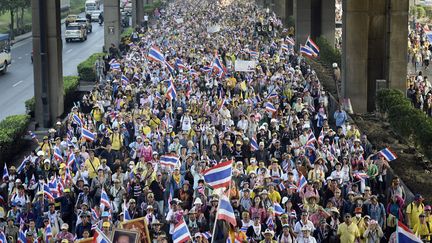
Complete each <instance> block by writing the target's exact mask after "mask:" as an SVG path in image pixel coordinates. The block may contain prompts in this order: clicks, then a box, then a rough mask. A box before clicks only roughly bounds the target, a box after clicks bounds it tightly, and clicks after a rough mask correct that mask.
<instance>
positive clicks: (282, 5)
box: [273, 0, 288, 24]
mask: <svg viewBox="0 0 432 243" xmlns="http://www.w3.org/2000/svg"><path fill="white" fill-rule="evenodd" d="M286 4H287V1H286V0H274V3H273V11H274V12H275V13H276V15H277V16H278V17H279V18H280V19H281V21H282V23H284V24H286V20H287V17H288V15H287V12H286V9H287V8H286Z"/></svg>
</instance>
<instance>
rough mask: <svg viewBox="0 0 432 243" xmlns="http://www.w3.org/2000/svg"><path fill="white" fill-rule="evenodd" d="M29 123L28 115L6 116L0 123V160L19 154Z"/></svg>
mask: <svg viewBox="0 0 432 243" xmlns="http://www.w3.org/2000/svg"><path fill="white" fill-rule="evenodd" d="M29 123H30V117H29V116H28V115H14V116H8V117H6V118H5V119H4V120H3V121H1V122H0V159H1V160H5V159H6V158H10V157H11V156H12V155H14V154H16V153H17V152H19V150H20V149H21V142H22V137H23V136H24V135H25V134H26V133H27V127H28V125H29Z"/></svg>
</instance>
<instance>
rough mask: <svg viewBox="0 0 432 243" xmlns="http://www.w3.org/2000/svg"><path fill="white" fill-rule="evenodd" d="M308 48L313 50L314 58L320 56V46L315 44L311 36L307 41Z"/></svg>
mask: <svg viewBox="0 0 432 243" xmlns="http://www.w3.org/2000/svg"><path fill="white" fill-rule="evenodd" d="M306 46H307V47H309V48H310V49H311V50H312V52H313V55H314V56H319V53H320V49H319V47H318V45H317V44H315V42H314V41H313V40H312V39H311V38H310V36H308V38H307V40H306Z"/></svg>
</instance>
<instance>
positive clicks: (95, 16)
mask: <svg viewBox="0 0 432 243" xmlns="http://www.w3.org/2000/svg"><path fill="white" fill-rule="evenodd" d="M101 13H102V15H103V12H102V10H95V11H93V12H92V13H91V20H92V21H94V22H98V21H99V15H100V14H101Z"/></svg>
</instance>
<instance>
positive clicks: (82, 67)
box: [77, 53, 105, 81]
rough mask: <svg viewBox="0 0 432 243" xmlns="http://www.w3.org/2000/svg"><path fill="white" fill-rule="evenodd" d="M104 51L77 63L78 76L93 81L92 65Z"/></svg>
mask: <svg viewBox="0 0 432 243" xmlns="http://www.w3.org/2000/svg"><path fill="white" fill-rule="evenodd" d="M104 55H105V53H95V54H93V55H91V56H90V57H89V58H87V59H86V60H85V61H83V62H82V63H80V64H78V67H77V69H78V76H79V79H80V80H82V81H95V80H96V72H95V69H94V65H95V62H96V60H97V59H98V58H99V57H103V56H104Z"/></svg>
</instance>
